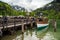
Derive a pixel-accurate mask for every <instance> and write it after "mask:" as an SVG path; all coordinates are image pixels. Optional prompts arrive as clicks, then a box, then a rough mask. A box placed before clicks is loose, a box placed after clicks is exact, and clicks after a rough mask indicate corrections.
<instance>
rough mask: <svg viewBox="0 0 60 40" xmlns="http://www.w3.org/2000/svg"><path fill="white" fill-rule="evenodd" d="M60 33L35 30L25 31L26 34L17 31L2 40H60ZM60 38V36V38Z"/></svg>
mask: <svg viewBox="0 0 60 40" xmlns="http://www.w3.org/2000/svg"><path fill="white" fill-rule="evenodd" d="M58 36H59V33H58V35H57V32H56V33H55V32H53V31H50V30H40V31H36V30H35V29H30V30H25V32H24V34H21V31H20V30H19V31H17V32H16V33H14V34H13V35H6V36H4V37H2V38H1V40H59V38H58ZM59 37H60V36H59Z"/></svg>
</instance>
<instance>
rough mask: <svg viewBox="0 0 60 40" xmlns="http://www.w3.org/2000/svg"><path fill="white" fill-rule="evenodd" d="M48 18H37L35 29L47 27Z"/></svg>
mask: <svg viewBox="0 0 60 40" xmlns="http://www.w3.org/2000/svg"><path fill="white" fill-rule="evenodd" d="M48 25H49V23H48V19H47V18H46V17H43V18H37V29H38V30H42V29H46V28H48Z"/></svg>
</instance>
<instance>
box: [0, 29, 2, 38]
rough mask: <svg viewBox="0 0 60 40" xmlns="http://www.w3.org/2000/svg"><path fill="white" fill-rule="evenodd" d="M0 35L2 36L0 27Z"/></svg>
mask: <svg viewBox="0 0 60 40" xmlns="http://www.w3.org/2000/svg"><path fill="white" fill-rule="evenodd" d="M0 36H1V37H2V30H1V29H0Z"/></svg>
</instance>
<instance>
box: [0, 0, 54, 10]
mask: <svg viewBox="0 0 60 40" xmlns="http://www.w3.org/2000/svg"><path fill="white" fill-rule="evenodd" d="M0 1H4V2H6V3H9V4H12V5H19V6H21V7H24V8H26V9H27V10H30V9H32V10H35V9H37V8H40V7H43V6H44V5H46V4H47V3H50V2H51V1H53V0H0Z"/></svg>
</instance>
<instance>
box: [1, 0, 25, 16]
mask: <svg viewBox="0 0 60 40" xmlns="http://www.w3.org/2000/svg"><path fill="white" fill-rule="evenodd" d="M0 15H4V16H5V15H8V16H19V15H24V16H25V15H26V12H24V11H23V12H22V11H17V10H14V9H12V7H11V6H10V5H9V4H7V3H4V2H1V1H0Z"/></svg>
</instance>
